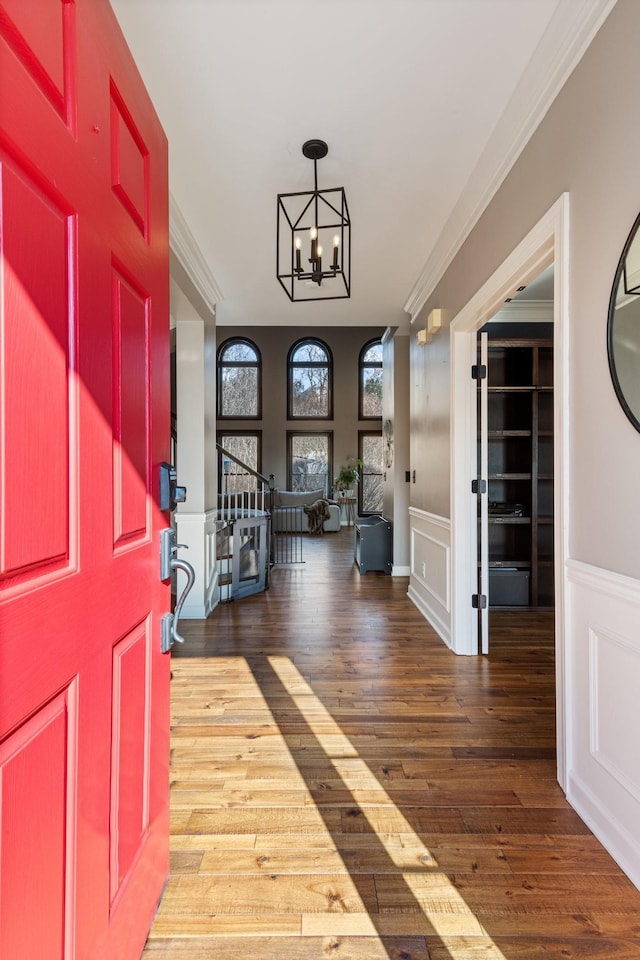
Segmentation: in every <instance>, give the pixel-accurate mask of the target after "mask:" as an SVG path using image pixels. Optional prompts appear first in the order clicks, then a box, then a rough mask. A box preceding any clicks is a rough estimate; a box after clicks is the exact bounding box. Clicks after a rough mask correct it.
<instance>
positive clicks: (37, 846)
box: [0, 0, 169, 960]
mask: <svg viewBox="0 0 640 960" xmlns="http://www.w3.org/2000/svg"><path fill="white" fill-rule="evenodd" d="M167 199H168V194H167V149H166V141H165V138H164V135H163V133H162V130H161V128H160V125H159V123H158V120H157V118H156V116H155V114H154V112H153V110H152V108H151V106H150V103H149V100H148V97H147V95H146V92H145V91H144V88H143V86H142V84H141V82H140V79H139V77H138V75H137V72H136V70H135V67H134V65H133V63H132V61H131V58H130V54H129V52H128V49H127V48H126V45H125V44H124V42H123V40H122V37H121V35H120V32H119V29H118V27H117V24H116V21H115V18H114V16H113V13H112V11H111V8H110V7H109V5H108V2H107V0H75V2H74V0H68V2H67V0H28V2H25V0H0V256H1V263H0V430H1V436H0V445H1V446H0V449H1V450H2V458H1V461H0V831H1V837H2V846H1V847H0V956H1V957H5V956H7V957H20V960H45V958H46V960H70V958H72V957H73V958H74V960H134V958H137V957H138V956H139V954H140V952H141V949H142V947H143V944H144V941H145V938H146V933H147V931H148V928H149V925H150V923H151V919H152V917H153V913H154V910H155V907H156V904H157V900H158V898H159V895H160V893H161V890H162V887H163V883H164V879H165V876H166V872H167V865H168V725H169V712H168V681H169V660H168V658H167V657H166V656H163V655H162V654H161V653H160V619H161V616H162V614H163V613H164V612H165V611H166V610H167V609H168V606H169V595H168V594H169V589H168V586H167V585H166V584H162V583H160V581H159V579H158V573H159V571H158V564H159V549H158V541H159V531H160V529H161V528H163V527H165V526H167V525H168V518H167V517H166V516H163V515H162V513H161V512H160V511H159V509H158V507H157V503H156V502H155V500H154V491H155V477H156V474H157V467H158V464H159V463H160V462H162V461H163V460H166V459H168V440H169V384H168V370H169V363H168V351H169V346H168V335H169V322H168V209H167V207H168V203H167ZM34 918H38V922H37V923H34ZM27 927H28V930H27Z"/></svg>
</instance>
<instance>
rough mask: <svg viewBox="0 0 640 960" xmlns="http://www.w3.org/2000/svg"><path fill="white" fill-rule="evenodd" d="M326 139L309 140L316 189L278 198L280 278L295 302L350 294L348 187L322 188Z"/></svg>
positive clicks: (305, 152) (306, 146) (306, 151)
mask: <svg viewBox="0 0 640 960" xmlns="http://www.w3.org/2000/svg"><path fill="white" fill-rule="evenodd" d="M328 152H329V147H328V146H327V144H326V143H325V142H324V140H307V141H306V142H305V143H304V144H303V145H302V153H303V155H304V156H305V157H307V159H309V160H313V181H314V188H313V190H308V191H305V192H297V193H279V194H278V220H277V238H276V245H277V274H278V280H279V282H280V283H281V284H282V286H283V288H284V290H285V291H286V294H287V296H288V297H289V299H290V300H338V299H344V298H346V297H350V296H351V221H350V219H349V209H348V207H347V198H346V195H345V192H344V187H333V188H331V189H328V190H318V160H322V158H323V157H326V155H327V153H328Z"/></svg>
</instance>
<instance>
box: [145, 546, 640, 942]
mask: <svg viewBox="0 0 640 960" xmlns="http://www.w3.org/2000/svg"><path fill="white" fill-rule="evenodd" d="M305 550H306V551H307V553H306V558H305V559H306V562H305V564H304V565H303V566H302V567H299V568H297V569H292V568H286V569H285V568H282V567H281V568H274V570H273V571H272V577H271V586H270V589H269V591H268V592H267V593H265V594H263V595H260V596H256V597H250V598H247V599H246V600H242V601H239V602H235V603H232V604H227V605H223V606H220V607H218V608H217V609H216V610H215V611H214V613H213V614H212V616H211V617H210V618H209V619H208V620H207V621H186V622H184V624H183V630H184V634H185V636H186V637H187V640H188V642H187V644H185V646H184V647H181V648H180V649H179V650H176V652H175V655H173V658H172V672H173V680H172V691H173V697H172V740H171V803H172V813H171V830H172V838H171V875H170V879H169V882H168V885H167V888H166V891H165V894H164V896H163V899H162V902H161V904H160V908H159V911H158V914H157V917H156V920H155V923H154V926H153V928H152V931H151V934H150V937H149V941H148V943H147V946H146V948H145V952H144V955H143V958H144V960H187V958H188V960H212V958H214V957H215V958H216V960H240V958H242V960H254V958H255V960H275V958H278V960H327V958H328V957H335V958H336V960H562V958H565V960H566V958H568V960H583V958H584V960H589V958H590V960H605V958H607V960H608V958H611V960H632V958H634V960H640V892H639V891H638V890H636V889H635V888H634V887H633V886H632V884H631V883H630V882H629V881H628V880H627V878H626V877H625V876H624V874H623V873H622V872H621V871H620V869H619V867H618V866H617V865H616V864H615V863H614V861H613V860H612V858H611V857H610V856H609V855H608V854H607V853H606V851H604V849H603V848H602V847H601V845H600V844H599V843H598V841H597V840H596V839H595V837H594V836H593V835H592V834H591V833H590V831H589V830H588V828H587V827H586V825H585V824H584V822H583V821H582V820H581V819H580V817H578V815H577V814H576V813H575V811H574V810H572V808H571V807H570V806H569V804H568V803H567V802H566V799H565V797H564V795H563V793H562V791H561V790H560V788H559V787H558V784H557V781H556V757H555V703H554V694H555V665H554V651H555V646H554V637H553V629H554V624H553V613H552V612H544V611H542V612H541V611H538V612H536V611H527V610H523V611H517V612H516V611H514V612H506V611H505V612H495V611H491V614H490V616H491V653H490V654H489V656H486V657H480V658H472V657H456V656H455V655H454V654H452V653H451V651H450V650H448V649H447V647H446V646H445V645H444V644H443V643H442V641H441V640H440V639H439V637H437V636H436V634H435V633H434V631H433V630H432V629H431V628H430V627H429V625H428V624H427V623H426V622H425V621H424V619H423V618H422V616H421V615H420V613H419V611H417V609H416V608H415V607H414V606H413V604H411V603H410V601H409V600H408V599H407V596H406V589H407V582H406V580H403V579H401V578H392V577H387V576H385V575H383V574H376V573H372V574H367V575H365V576H360V575H359V574H358V572H357V570H356V569H355V568H354V565H353V531H352V530H346V529H344V530H342V531H341V532H340V533H338V534H334V535H332V536H331V537H329V536H326V537H323V538H315V539H314V538H310V539H305Z"/></svg>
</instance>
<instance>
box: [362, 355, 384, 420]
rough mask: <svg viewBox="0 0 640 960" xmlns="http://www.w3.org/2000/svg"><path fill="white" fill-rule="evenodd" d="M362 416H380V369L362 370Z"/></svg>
mask: <svg viewBox="0 0 640 960" xmlns="http://www.w3.org/2000/svg"><path fill="white" fill-rule="evenodd" d="M361 389H362V416H363V417H381V416H382V367H363V368H362V381H361Z"/></svg>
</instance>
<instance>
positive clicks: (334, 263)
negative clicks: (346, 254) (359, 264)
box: [331, 234, 340, 273]
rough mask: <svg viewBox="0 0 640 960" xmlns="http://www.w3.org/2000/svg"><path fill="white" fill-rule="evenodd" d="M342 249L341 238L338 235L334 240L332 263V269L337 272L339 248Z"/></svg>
mask: <svg viewBox="0 0 640 960" xmlns="http://www.w3.org/2000/svg"><path fill="white" fill-rule="evenodd" d="M339 247H340V237H339V236H338V235H337V234H336V236H335V237H334V238H333V260H332V262H331V269H332V270H333V271H334V273H335V271H336V270H337V269H338V266H339V264H338V248H339Z"/></svg>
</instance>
